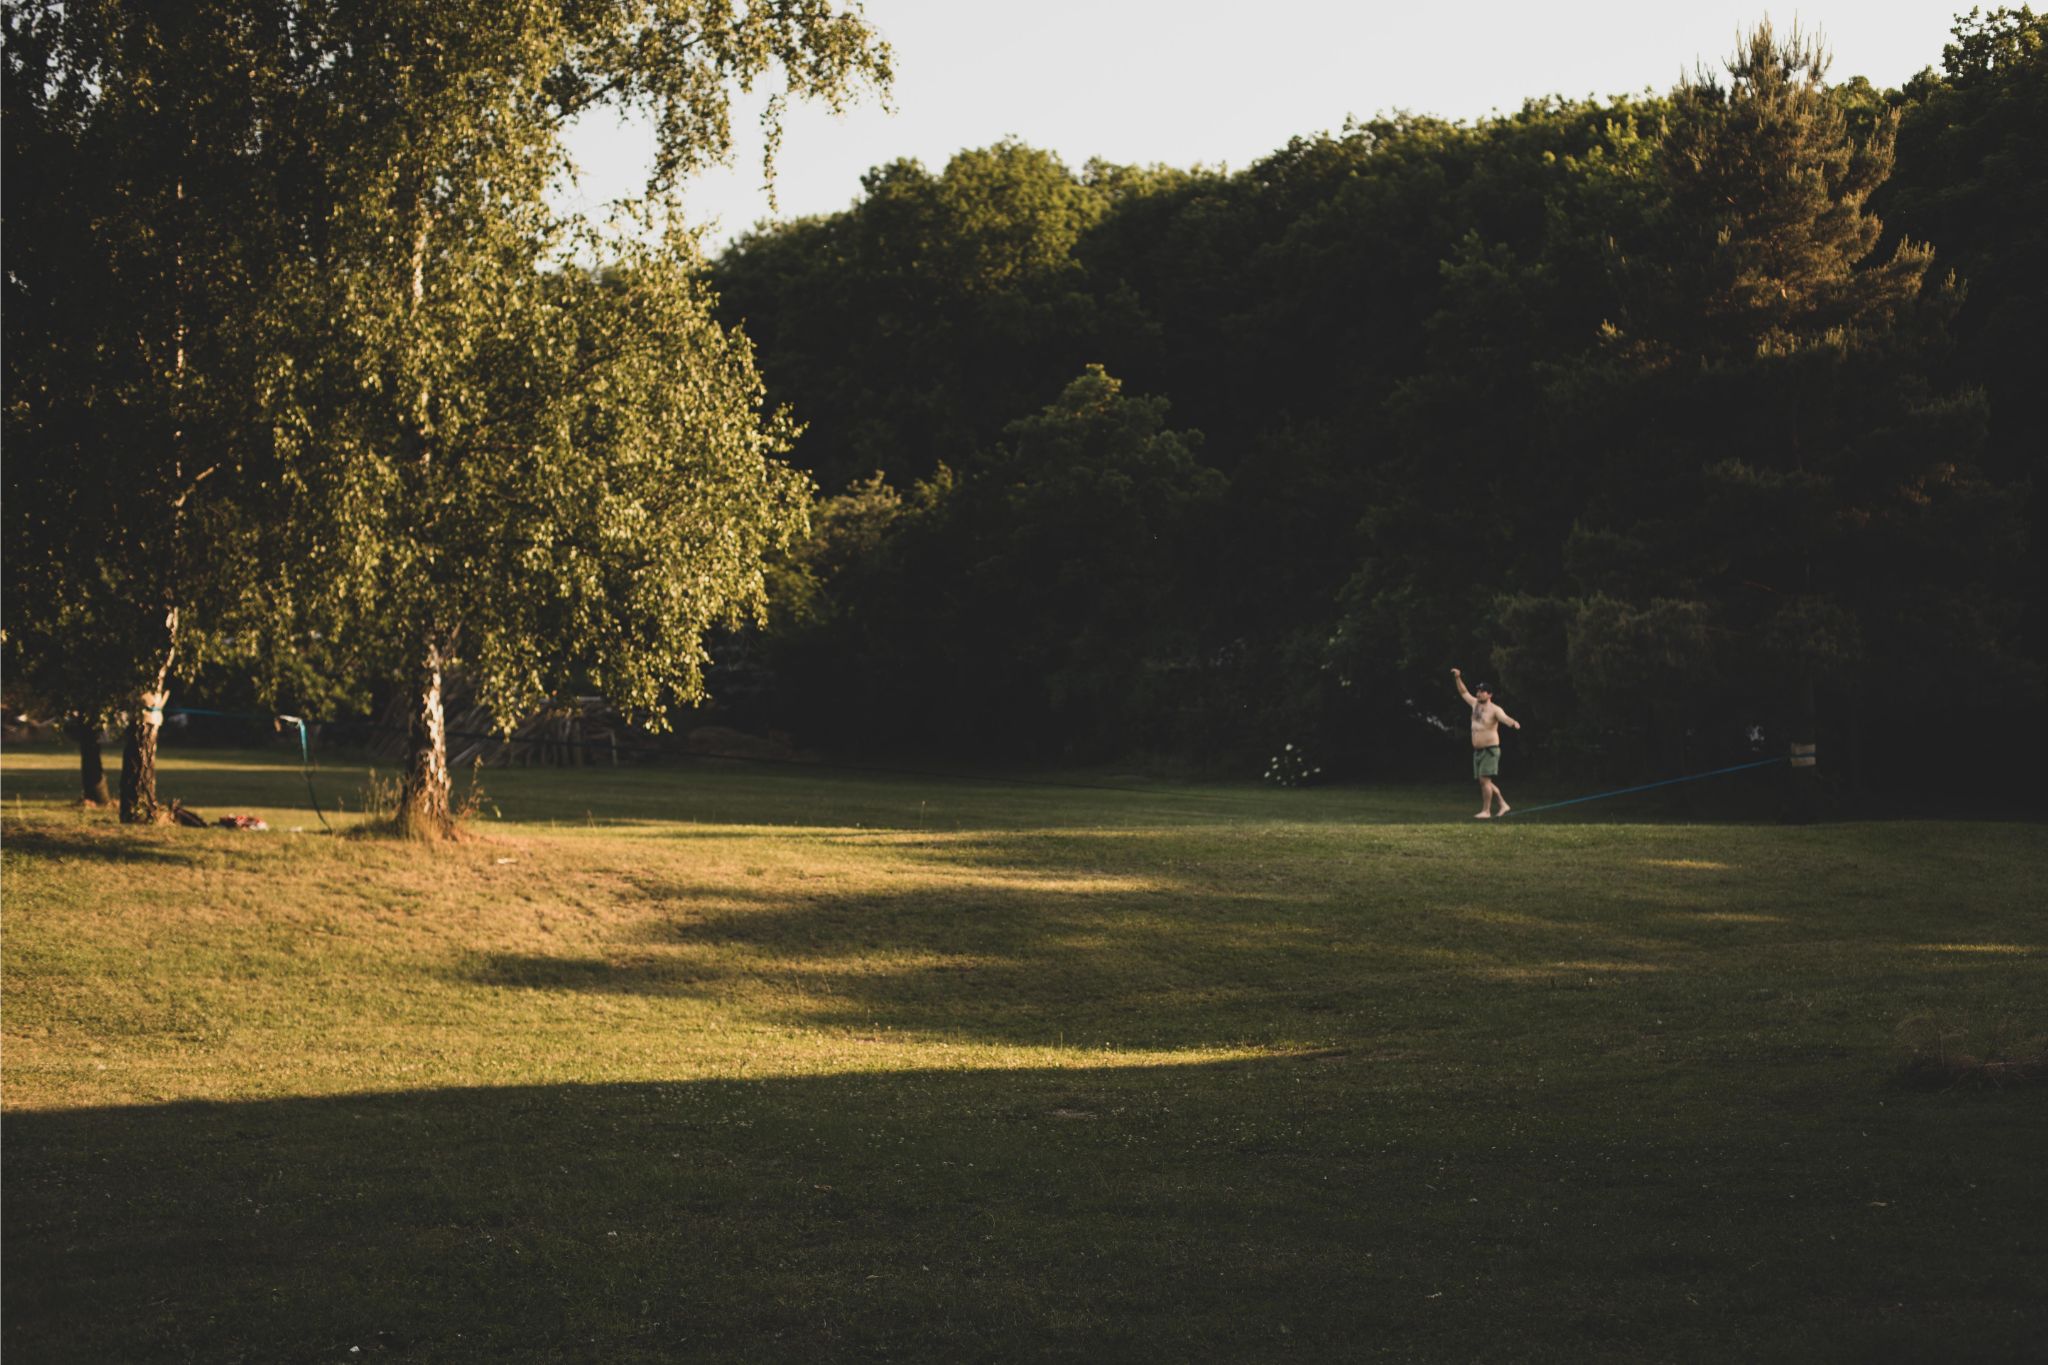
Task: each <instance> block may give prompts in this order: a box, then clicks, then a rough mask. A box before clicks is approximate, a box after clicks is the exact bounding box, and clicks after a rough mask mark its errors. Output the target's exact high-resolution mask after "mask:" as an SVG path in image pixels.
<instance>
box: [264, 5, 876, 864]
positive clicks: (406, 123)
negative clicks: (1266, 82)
mask: <svg viewBox="0 0 2048 1365" xmlns="http://www.w3.org/2000/svg"><path fill="white" fill-rule="evenodd" d="M294 39H295V42H296V43H297V45H298V47H299V50H300V51H301V52H302V53H304V54H305V57H306V61H305V62H304V65H303V70H304V72H305V83H304V87H303V89H302V90H301V91H300V92H299V94H298V97H297V99H296V101H295V103H294V106H293V108H292V110H291V111H290V119H291V120H292V128H293V137H294V139H295V145H297V146H298V147H300V148H302V149H303V151H304V153H305V155H306V156H308V157H309V158H312V159H313V164H314V165H315V167H316V168H317V172H318V186H317V196H318V198H319V200H320V201H321V202H322V203H323V204H324V206H325V213H324V216H323V218H322V220H321V222H320V224H319V228H318V231H317V232H314V233H312V234H310V235H309V236H308V238H307V240H306V243H305V249H304V250H303V252H302V253H301V254H300V255H299V256H298V257H297V258H296V259H295V260H293V261H292V262H290V263H289V265H288V266H287V267H286V268H285V269H284V270H282V271H281V272H280V276H279V280H278V284H277V287H276V288H275V289H274V291H272V292H271V293H270V294H269V295H268V296H267V299H266V307H267V309H268V322H269V325H270V326H271V328H272V329H273V330H272V335H273V336H274V337H275V338H276V344H275V350H274V362H273V363H272V364H271V365H270V367H269V369H268V370H267V372H266V374H265V382H264V388H263V394H262V396H263V400H264V403H265V410H266V412H267V413H268V415H269V417H270V419H271V422H272V424H273V434H274V438H275V441H276V443H277V446H278V450H279V468H280V471H281V472H280V486H281V488H282V490H283V492H284V494H285V495H286V504H285V505H286V506H287V507H288V508H289V511H290V515H289V517H288V518H286V519H284V524H285V525H286V526H288V527H289V528H291V529H292V530H293V531H294V532H296V533H297V534H299V535H300V537H301V541H300V545H299V550H300V553H299V554H298V555H297V556H295V557H294V558H293V560H292V567H291V568H290V569H289V571H288V572H286V573H284V574H282V575H281V576H280V580H279V582H278V584H277V586H276V588H275V591H274V592H273V593H272V594H271V595H270V599H269V600H270V604H271V608H272V609H271V611H270V613H269V614H270V617H271V619H272V620H273V621H274V622H277V623H283V624H289V625H292V626H295V627H299V628H305V627H307V626H308V625H309V624H311V623H316V622H317V623H319V624H320V627H321V630H322V634H323V635H324V636H327V637H328V638H330V639H331V640H344V639H345V640H350V641H353V642H354V646H355V648H356V649H357V650H358V651H359V657H361V658H363V659H365V660H366V661H370V662H373V663H375V664H377V665H381V666H382V667H384V668H386V669H389V670H391V671H392V672H394V673H396V674H398V675H399V676H401V677H402V678H403V680H404V684H405V686H406V687H407V689H408V691H409V694H410V696H411V698H412V702H411V707H410V716H411V720H410V740H409V751H410V755H411V756H410V759H409V761H408V764H407V767H406V771H405V775H404V779H403V786H402V791H401V795H400V802H399V817H400V822H401V824H402V826H403V827H404V828H406V829H407V830H409V831H411V832H414V833H417V834H421V835H428V836H436V835H441V834H444V833H446V832H447V831H448V829H449V827H450V816H449V774H448V769H447V758H446V731H445V720H444V716H443V711H442V700H441V696H442V685H443V680H444V678H445V676H446V674H447V671H448V670H449V669H450V668H451V667H454V666H456V665H458V664H460V665H461V666H463V667H465V668H466V669H467V670H468V671H469V673H470V674H471V675H472V676H473V678H474V680H475V682H476V684H477V693H478V697H479V699H480V700H481V701H482V702H483V703H484V704H485V705H487V706H489V707H490V708H491V709H492V710H493V711H494V712H495V713H496V714H497V715H498V716H500V717H501V718H506V719H507V720H508V722H509V719H510V718H512V717H515V716H516V715H517V714H518V713H519V712H520V711H521V710H522V709H523V708H525V707H528V706H530V705H532V704H533V703H534V702H535V701H537V700H538V699H540V698H541V697H542V696H544V695H545V694H546V692H547V691H548V690H549V688H550V687H553V686H560V685H562V684H564V683H567V682H569V681H572V680H575V681H580V682H583V683H587V684H588V685H591V686H594V687H598V688H600V689H602V690H604V691H605V692H607V693H608V694H610V695H611V696H612V697H613V698H614V699H615V700H616V701H618V702H619V703H620V704H621V705H623V706H626V707H628V708H631V709H634V710H638V711H641V712H644V713H647V714H648V715H650V716H652V717H658V716H659V715H660V713H661V711H662V708H663V707H664V706H665V705H667V704H668V703H670V702H673V701H676V700H687V699H690V698H693V697H695V696H696V695H698V694H699V693H700V692H701V689H702V665H703V662H704V651H703V645H702V640H701V637H702V635H703V632H704V630H705V628H706V627H707V626H708V625H710V624H711V623H713V622H715V621H718V620H722V619H725V618H728V617H731V616H733V615H735V614H744V613H749V612H757V611H759V610H760V608H761V605H762V569H761V555H762V553H763V550H764V548H765V547H766V546H768V545H770V544H772V543H775V542H777V541H778V540H781V539H783V538H786V537H787V535H788V534H789V533H790V531H791V530H792V529H793V528H794V527H795V526H797V525H798V524H800V519H801V515H802V511H801V508H802V501H803V491H802V483H801V481H800V480H798V479H797V478H795V477H794V476H792V475H791V474H790V473H789V472H788V470H787V469H786V468H785V467H784V466H783V465H782V464H781V463H780V462H779V461H778V459H777V458H776V457H777V456H778V455H779V454H780V453H781V452H782V451H783V450H785V449H786V447H787V445H788V442H789V439H790V436H791V434H792V433H791V428H790V427H789V425H788V424H787V423H786V422H785V421H783V420H782V419H780V418H778V417H775V416H773V415H772V414H765V413H764V412H763V411H762V408H761V396H760V389H759V381H758V379H757V378H756V376H755V373H754V370H753V365H752V360H751V353H750V350H749V348H748V346H747V344H746V342H745V340H744V339H743V338H741V337H739V336H737V335H735V334H732V333H728V332H726V331H724V330H723V329H721V328H719V327H718V326H717V325H716V323H715V322H714V321H713V319H712V317H711V313H710V300H709V297H708V296H707V294H706V293H705V292H704V290H703V289H702V288H701V287H700V286H698V285H697V284H696V283H694V279H693V272H694V271H695V270H696V269H697V267H698V262H697V260H696V257H695V254H694V251H693V250H692V249H691V247H690V244H689V243H690V239H689V236H688V234H687V233H686V232H685V231H683V230H682V229H681V228H680V227H678V226H675V224H676V221H677V216H678V213H679V210H678V208H677V205H676V203H675V202H674V194H673V192H674V189H675V187H676V185H677V183H678V182H679V180H680V178H681V177H683V176H684V175H686V174H687V173H688V172H690V171H691V170H693V169H695V168H696V167H699V166H701V165H703V164H705V163H706V162H708V161H711V160H715V159H718V158H720V157H723V156H724V155H726V154H727V152H728V150H729V147H730V143H731V129H730V122H729V119H730V99H731V95H732V92H733V91H734V90H735V89H747V88H751V87H752V86H753V85H754V84H755V83H756V82H758V81H761V80H763V79H766V78H770V77H771V76H773V75H776V74H779V77H780V79H781V80H782V82H783V83H784V85H785V87H786V92H787V94H789V95H793V96H797V97H816V98H820V99H823V100H825V101H827V102H828V103H831V104H834V105H835V106H836V105H837V104H839V103H840V102H841V101H843V100H845V99H847V98H849V97H851V96H852V95H854V94H855V93H857V92H858V91H859V90H860V89H861V88H862V87H863V86H864V85H867V84H870V83H874V84H879V83H884V82H886V80H887V77H888V69H889V68H888V52H887V49H886V47H885V46H883V45H882V44H881V43H880V41H879V38H878V36H877V35H876V34H875V32H874V30H873V29H872V28H871V27H870V26H868V25H867V24H866V23H865V22H864V21H863V20H862V19H861V17H860V15H859V13H858V11H855V10H836V9H834V8H833V6H832V5H831V4H830V3H828V0H767V2H766V3H759V4H754V5H750V6H748V7H746V8H745V9H743V10H742V9H735V8H733V7H731V6H728V5H724V4H719V3H698V2H697V0H659V2H658V3H652V4H644V5H643V4H636V5H612V4H586V3H581V2H580V0H568V2H559V3H547V2H545V0H532V2H531V3H524V4H514V5H506V4H503V3H501V2H500V0H471V2H461V0H457V2H455V3H443V4H435V5H419V4H416V3H412V0H331V3H325V4H305V5H302V6H301V7H300V8H299V10H298V11H297V14H296V26H295V28H294ZM778 98H780V97H778ZM614 102H625V103H629V104H635V105H638V106H642V107H645V108H647V109H649V110H650V111H651V112H652V115H653V118H654V123H655V126H656V129H657V134H658V138H657V141H658V146H657V152H656V160H655V165H654V168H653V172H652V176H651V179H650V183H649V187H648V199H647V201H646V212H647V218H648V221H649V223H650V224H651V225H652V229H653V232H652V235H651V236H650V238H649V239H648V244H636V243H635V242H633V241H632V240H623V241H599V240H596V239H591V240H587V241H585V242H583V243H582V244H581V247H580V250H581V251H582V252H583V253H584V254H585V255H586V256H587V255H589V254H591V253H598V252H615V253H619V254H620V256H621V259H620V261H619V262H618V264H619V269H617V270H616V271H614V272H613V274H612V275H611V277H610V278H609V279H592V278H588V277H586V276H585V275H582V274H579V273H578V272H577V271H575V270H573V269H568V268H565V267H564V265H563V261H564V259H565V256H566V255H567V254H570V253H571V252H573V251H574V250H576V249H578V247H577V244H576V243H574V242H572V241H570V240H569V238H568V236H567V231H568V229H569V228H571V227H572V226H573V225H572V224H568V223H565V222H563V221H562V220H561V219H560V218H559V217H558V215H557V213H556V211H555V210H554V208H553V207H552V206H551V204H550V201H549V197H548V191H549V187H550V186H551V184H553V183H554V181H555V180H556V178H557V177H558V176H560V175H561V174H562V173H563V172H564V171H565V169H566V166H567V159H566V152H565V150H564V146H563V142H562V132H563V129H564V127H565V125H566V124H567V123H568V121H569V120H571V119H572V118H574V117H576V116H577V115H579V114H582V113H585V112H586V111H588V110H591V109H593V108H596V107H599V106H602V105H605V104H607V103H614ZM778 110H779V105H771V129H770V143H771V145H772V144H773V142H774V140H775V136H776V134H777V133H778V132H779V127H778V126H776V125H775V124H774V123H773V120H774V119H775V118H776V117H778ZM663 224H667V225H668V229H667V230H666V231H662V230H661V228H662V225H663Z"/></svg>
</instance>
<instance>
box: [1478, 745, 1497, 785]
mask: <svg viewBox="0 0 2048 1365" xmlns="http://www.w3.org/2000/svg"><path fill="white" fill-rule="evenodd" d="M1472 776H1474V777H1499V776H1500V745H1498V744H1495V745H1492V746H1491V747H1489V748H1485V749H1474V750H1473V751H1472Z"/></svg>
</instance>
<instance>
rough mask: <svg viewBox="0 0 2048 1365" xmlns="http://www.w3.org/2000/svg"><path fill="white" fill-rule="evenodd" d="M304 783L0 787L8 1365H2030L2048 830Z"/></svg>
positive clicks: (831, 791)
mask: <svg viewBox="0 0 2048 1365" xmlns="http://www.w3.org/2000/svg"><path fill="white" fill-rule="evenodd" d="M295 759H296V754H290V755H285V754H283V753H281V752H280V753H277V754H262V753H213V752H207V751H195V750H186V751H183V752H178V751H172V752H169V753H167V755H166V758H165V764H164V772H163V781H162V791H163V793H164V795H165V796H166V797H169V796H181V797H183V798H184V799H185V800H186V801H187V803H188V804H190V805H191V806H193V807H194V808H196V809H198V810H200V811H203V812H204V813H206V814H207V815H209V816H218V815H221V814H226V813H229V812H231V811H233V812H253V813H258V814H262V815H263V816H265V817H266V818H267V819H268V820H269V821H270V823H271V825H272V829H271V831H270V832H268V833H253V832H231V831H226V830H219V829H208V830H187V829H170V828H165V829H150V830H126V829H123V828H121V827H120V826H118V825H117V824H116V823H115V822H114V820H113V818H112V817H111V815H108V814H105V813H97V812H95V813H87V812H83V811H81V810H80V809H79V808H78V807H77V805H76V803H75V801H74V800H73V798H74V797H75V775H74V773H75V764H74V760H73V759H72V758H71V757H70V756H68V755H66V754H65V753H63V752H61V751H59V750H56V749H35V748H24V747H17V748H15V749H12V750H10V751H9V752H8V753H7V755H6V756H5V768H4V803H0V804H4V824H0V846H4V852H0V859H4V896H5V907H4V980H0V988H4V1001H0V1005H4V1016H0V1017H4V1034H5V1036H4V1048H5V1052H4V1067H5V1073H4V1083H5V1090H4V1096H5V1117H4V1153H0V1159H4V1167H0V1178H4V1207H0V1216H4V1225H0V1236H4V1286H0V1288H4V1326H0V1334H4V1335H0V1346H4V1349H5V1353H6V1356H7V1359H8V1362H9V1365H16V1363H17V1362H20V1365H31V1363H32V1362H42V1361H94V1362H99V1361H146V1360H197V1361H252V1362H258V1361H260V1362H272V1361H337V1362H338V1361H363V1360H371V1359H406V1360H432V1361H469V1360H476V1361H556V1360H560V1361H572V1360H573V1361H584V1360H590V1361H651V1360H670V1359H676V1360H758V1361H809V1360H830V1359H895V1360H930V1361H982V1360H1087V1361H1105V1360H1159V1361H1184V1360H1219V1361H1242V1360H1357V1359H1372V1358H1381V1357H1384V1358H1388V1359H1397V1360H1455V1361H1468V1360H1559V1361H1564V1360H1571V1361H1578V1360H1588V1359H1606V1360H1630V1361H1635V1360H1715V1361H1719V1360H1785V1361H1793V1360H1798V1361H1810V1360H1944V1361H1947V1360H2008V1359H2025V1358H2034V1359H2039V1358H2041V1356H2042V1355H2043V1353H2048V1089H2044V1088H2043V1087H2041V1086H2039V1085H2031V1086H2029V1085H2019V1084H2006V1085H2002V1086H2000V1085H1990V1084H1984V1085H1972V1084H1959V1085H1955V1086H1949V1087H1946V1088H1940V1087H1929V1086H1927V1085H1924V1084H1915V1083H1913V1082H1912V1080H1911V1077H1912V1075H1914V1074H1916V1073H1913V1072H1911V1071H1909V1069H1908V1066H1907V1064H1908V1063H1909V1062H1910V1061H1911V1060H1912V1059H1913V1058H1914V1057H1915V1056H1916V1055H1922V1056H1927V1055H1934V1054H1938V1053H1943V1052H1946V1053H1949V1054H1956V1053H1972V1054H1975V1055H1977V1056H1980V1057H1981V1056H1987V1055H1988V1056H1992V1057H1998V1056H2021V1055H2026V1054H2027V1052H2028V1050H2029V1049H2032V1050H2033V1051H2034V1052H2035V1053H2038V1052H2039V1050H2040V1048H2041V1046H2042V1042H2041V1039H2042V1036H2043V1035H2044V1034H2048V910H2044V904H2048V894H2044V887H2048V875H2044V874H2048V838H2044V830H2043V827H2042V826H2041V825H2040V824H2038V823H2020V822H2011V823H1998V822H1960V821H1959V822H1939V821H1914V822H1887V823H1861V824H1858V823H1844V824H1833V825H1823V826H1819V827H1811V828H1786V827H1781V826H1777V825H1771V824H1761V823H1759V824H1740V823H1720V824H1688V823H1683V822H1679V821H1675V820H1669V819H1663V820H1657V821H1649V820H1646V819H1644V818H1643V817H1645V816H1646V815H1647V814H1649V813H1651V812H1652V809H1653V808H1651V807H1648V806H1641V805H1631V804H1630V803H1629V802H1628V801H1619V802H1609V803H1601V804H1598V805H1593V806H1583V807H1574V808H1571V809H1570V810H1568V811H1560V812H1557V813H1555V815H1549V816H1546V815H1537V816H1532V817H1530V818H1528V819H1527V820H1520V819H1511V820H1509V821H1506V822H1503V823H1501V824H1498V825H1491V826H1490V825H1482V824H1479V823H1477V822H1474V821H1472V820H1471V819H1469V818H1468V816H1467V812H1468V810H1469V809H1470V808H1471V799H1470V796H1469V793H1468V792H1467V791H1466V789H1465V788H1464V787H1463V786H1461V785H1455V784H1450V785H1444V786H1441V787H1432V788H1376V789H1367V788H1329V789H1320V790H1306V791H1279V790H1268V789H1260V788H1255V787H1251V786H1244V787H1173V786H1164V785H1158V784H1153V783H1146V782H1140V781H1137V780H1135V779H1122V778H1111V777H1103V776H1101V775H1095V776H1093V777H1090V778H1089V779H1087V780H1088V781H1091V782H1095V783H1099V784H1104V785H1113V786H1121V787H1124V788H1127V789H1125V790H1101V789H1097V788H1094V787H1087V786H1082V785H1072V786H1052V785H1022V784H1005V783H1000V782H994V781H967V780H947V779H940V778H924V777H917V776H913V775H904V774H883V773H857V772H845V771H833V770H823V769H793V768H748V767H743V766H729V767H728V766H721V765H697V766H689V767H671V768H639V769H631V768H629V769H610V768H602V769H587V770H575V771H567V772H563V771H542V770H533V771H526V770H512V771H500V772H486V774H485V775H484V778H485V784H486V786H487V787H488V788H489V790H490V795H491V798H492V800H493V801H494V802H495V805H496V807H497V809H498V811H499V815H498V816H497V818H486V819H483V820H481V821H479V822H478V823H477V824H476V826H475V831H476V837H475V838H473V839H472V840H470V841H469V842H466V843H463V844H461V845H459V846H453V847H447V848H439V849H432V848H422V847H417V846H408V845H402V844H397V843H393V842H389V841H384V840H378V839H365V838H361V837H347V836H342V837H337V836H333V835H328V834H324V833H322V832H321V831H320V829H319V826H318V824H317V823H316V821H315V820H314V819H313V817H312V815H311V813H310V811H309V810H308V808H307V807H306V804H305V787H304V784H303V782H302V781H301V778H300V775H299V772H298V769H297V766H296V762H295ZM365 780H366V774H365V772H364V770H363V769H362V768H361V767H360V766H358V767H349V766H347V765H336V764H332V763H330V764H329V765H328V766H327V767H326V768H325V770H324V771H323V772H322V773H321V775H320V785H321V791H322V797H323V800H331V799H333V798H335V797H337V796H338V797H342V798H344V799H345V800H346V801H347V803H348V805H349V806H350V808H351V809H354V808H356V807H357V806H359V805H360V800H359V798H358V793H359V791H360V789H361V788H362V787H363V786H364V785H365ZM1732 780H1733V781H1738V782H1739V781H1744V780H1747V779H1745V778H1737V779H1732ZM1510 790H1511V791H1514V794H1515V796H1516V798H1517V799H1518V800H1521V801H1523V802H1525V803H1527V804H1533V803H1535V802H1538V801H1540V800H1542V799H1544V797H1545V796H1546V795H1548V796H1559V797H1561V796H1565V795H1571V794H1573V793H1569V792H1564V791H1559V792H1555V793H1543V792H1541V791H1538V790H1536V789H1534V788H1531V789H1530V790H1528V791H1521V790H1517V789H1515V788H1512V787H1511V788H1510ZM1738 790H1739V789H1738ZM1760 804H1762V803H1760ZM355 818H356V817H354V816H346V817H336V823H337V824H340V825H344V826H345V825H347V824H349V823H351V822H352V821H353V820H354V819H355ZM294 827H298V828H299V830H300V832H293V829H294Z"/></svg>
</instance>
